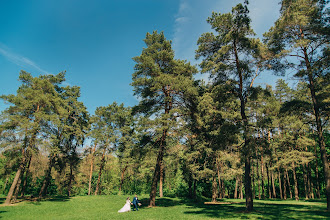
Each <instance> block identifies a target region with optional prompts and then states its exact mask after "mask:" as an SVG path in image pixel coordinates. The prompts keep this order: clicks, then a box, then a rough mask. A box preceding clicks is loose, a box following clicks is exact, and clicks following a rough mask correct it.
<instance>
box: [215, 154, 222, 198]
mask: <svg viewBox="0 0 330 220" xmlns="http://www.w3.org/2000/svg"><path fill="white" fill-rule="evenodd" d="M216 165H217V174H218V182H219V184H218V185H219V198H220V199H222V193H221V192H222V190H221V178H220V165H219V162H218V159H216Z"/></svg>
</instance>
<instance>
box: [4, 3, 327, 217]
mask: <svg viewBox="0 0 330 220" xmlns="http://www.w3.org/2000/svg"><path fill="white" fill-rule="evenodd" d="M280 4H281V9H280V17H279V18H278V20H277V21H276V22H275V23H274V25H273V26H272V27H271V28H270V30H269V31H268V32H266V33H265V34H264V37H263V39H259V38H255V33H254V31H253V30H252V28H251V19H250V17H249V10H248V2H247V1H245V2H244V3H243V4H238V5H236V6H235V7H233V8H232V11H231V12H229V13H216V12H213V13H212V15H211V16H210V17H209V18H208V19H207V22H208V23H209V24H210V26H211V28H212V32H208V33H204V34H202V35H201V36H200V38H199V39H198V41H197V45H198V49H197V50H196V59H197V60H199V61H200V64H199V68H197V67H196V66H194V65H191V64H190V63H189V62H187V61H185V60H180V59H176V58H175V54H174V50H173V49H172V45H171V41H170V40H168V39H166V37H165V36H164V33H163V32H160V33H159V32H157V31H154V32H152V33H147V34H146V38H145V39H144V42H145V45H146V47H145V48H143V49H142V52H141V55H139V56H136V57H134V58H133V60H134V61H135V63H136V64H135V66H134V72H133V74H132V84H131V85H132V86H133V88H134V95H135V96H137V97H138V98H139V104H137V105H136V106H133V107H125V106H124V104H118V103H116V102H114V103H112V104H109V105H108V106H101V107H98V108H97V109H96V111H95V113H94V115H90V114H89V113H88V111H87V109H86V107H85V106H84V103H82V102H81V101H79V97H80V88H79V87H77V86H64V85H65V84H64V82H65V72H61V73H59V74H57V75H40V76H38V77H33V76H32V75H31V74H30V73H27V72H25V71H21V73H20V75H19V80H20V82H21V86H20V87H19V88H18V90H17V94H16V95H2V96H1V98H2V99H3V100H4V101H5V102H7V103H8V104H9V107H8V108H7V109H6V110H4V111H3V112H2V113H1V124H0V133H1V136H0V144H1V149H2V150H1V157H0V163H1V164H2V166H1V171H0V177H1V180H0V184H1V186H2V193H3V194H7V198H6V202H5V203H6V204H10V203H14V202H16V200H17V198H27V197H37V198H44V197H45V196H49V195H68V196H72V195H92V194H95V195H97V194H118V193H149V194H150V199H149V206H151V207H152V206H155V205H156V203H155V201H156V200H155V198H156V196H157V195H159V196H160V197H163V196H183V197H189V198H195V199H196V198H201V197H207V198H211V199H212V201H216V199H217V198H242V199H243V198H245V200H246V209H247V210H248V211H252V210H253V200H254V199H256V198H258V199H265V198H269V199H272V198H280V199H287V198H290V199H291V198H295V199H296V200H298V199H299V198H300V197H305V198H306V199H314V198H321V197H326V198H327V209H328V210H330V170H329V158H328V155H329V143H330V135H329V129H328V128H329V123H328V120H329V103H330V100H329V91H330V89H329V80H330V78H329V77H330V75H329V55H330V50H329V39H330V38H329V33H330V31H329V10H328V8H327V4H328V1H323V0H282V1H280ZM198 72H200V73H205V74H209V76H210V77H209V80H208V82H205V81H203V80H196V79H195V78H194V75H195V74H196V73H198ZM269 72H273V73H274V74H279V75H282V76H284V75H286V74H294V78H295V79H296V80H297V81H298V83H297V84H296V86H295V87H294V88H290V87H289V86H288V83H287V82H285V81H284V80H282V79H280V80H278V81H277V82H276V85H275V88H273V87H272V86H270V85H267V86H266V87H261V86H255V85H254V80H255V79H256V78H257V77H258V76H259V75H260V74H269Z"/></svg>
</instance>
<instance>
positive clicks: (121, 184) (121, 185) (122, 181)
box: [119, 164, 128, 192]
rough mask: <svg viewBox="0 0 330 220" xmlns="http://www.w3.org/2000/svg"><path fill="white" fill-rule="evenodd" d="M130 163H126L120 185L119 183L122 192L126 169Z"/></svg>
mask: <svg viewBox="0 0 330 220" xmlns="http://www.w3.org/2000/svg"><path fill="white" fill-rule="evenodd" d="M127 167H128V165H127V164H126V165H125V167H124V169H123V170H122V171H121V175H120V185H119V192H121V190H122V187H123V184H124V178H125V171H126V169H127Z"/></svg>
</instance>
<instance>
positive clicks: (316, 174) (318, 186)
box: [314, 146, 321, 199]
mask: <svg viewBox="0 0 330 220" xmlns="http://www.w3.org/2000/svg"><path fill="white" fill-rule="evenodd" d="M314 154H315V157H316V159H315V179H316V196H317V198H318V199H319V198H321V193H320V179H319V165H318V162H317V153H316V146H314Z"/></svg>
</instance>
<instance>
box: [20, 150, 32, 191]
mask: <svg viewBox="0 0 330 220" xmlns="http://www.w3.org/2000/svg"><path fill="white" fill-rule="evenodd" d="M31 159H32V155H31V156H29V158H28V163H27V167H26V169H25V177H24V179H23V185H22V190H21V197H24V194H25V189H26V185H27V179H28V177H29V174H30V171H29V169H30V165H31Z"/></svg>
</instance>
